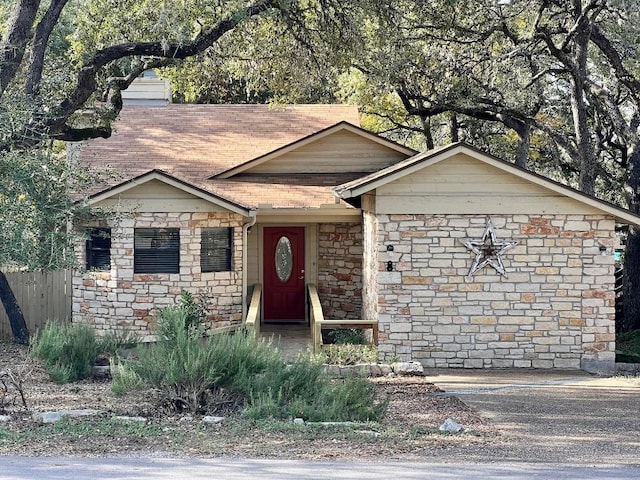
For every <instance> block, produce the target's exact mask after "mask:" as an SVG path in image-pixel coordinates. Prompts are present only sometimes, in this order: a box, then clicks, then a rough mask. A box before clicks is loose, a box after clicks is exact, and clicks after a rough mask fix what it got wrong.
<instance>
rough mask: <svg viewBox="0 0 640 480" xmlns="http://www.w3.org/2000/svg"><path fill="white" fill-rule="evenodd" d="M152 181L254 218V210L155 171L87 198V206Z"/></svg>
mask: <svg viewBox="0 0 640 480" xmlns="http://www.w3.org/2000/svg"><path fill="white" fill-rule="evenodd" d="M152 180H158V181H160V182H162V183H165V184H167V185H170V186H172V187H175V188H177V189H179V190H182V191H183V192H186V193H189V194H191V195H193V196H194V197H197V198H200V199H202V200H205V201H207V202H209V203H213V204H214V205H218V206H220V207H222V208H224V209H226V210H229V211H230V212H233V213H237V214H239V215H242V216H245V217H253V216H255V211H254V210H250V209H248V208H243V207H242V206H240V205H236V204H234V203H232V202H229V201H227V200H225V199H224V198H221V197H219V196H217V195H215V194H212V193H208V192H206V191H204V190H202V189H200V188H197V187H193V186H190V185H189V184H187V183H185V182H183V181H180V180H177V179H175V178H172V177H171V176H169V175H165V174H162V173H160V172H157V171H153V172H149V173H147V174H143V175H141V176H139V177H136V178H133V179H131V180H127V181H125V182H123V183H121V184H120V185H116V186H115V187H113V188H110V189H109V190H106V191H104V192H100V193H98V194H96V195H94V196H92V197H91V198H89V202H88V203H89V205H95V204H96V203H99V202H101V201H103V200H107V199H109V198H112V197H115V196H118V195H121V194H122V193H124V192H127V191H129V190H131V189H132V188H136V187H138V186H140V185H144V184H145V183H148V182H150V181H152Z"/></svg>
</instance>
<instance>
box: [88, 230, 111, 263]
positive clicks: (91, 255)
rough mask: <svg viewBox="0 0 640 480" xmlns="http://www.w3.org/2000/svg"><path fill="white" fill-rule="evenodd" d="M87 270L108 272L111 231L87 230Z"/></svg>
mask: <svg viewBox="0 0 640 480" xmlns="http://www.w3.org/2000/svg"><path fill="white" fill-rule="evenodd" d="M87 236H88V238H87V247H86V252H87V270H109V269H110V268H111V229H110V228H90V229H88V230H87Z"/></svg>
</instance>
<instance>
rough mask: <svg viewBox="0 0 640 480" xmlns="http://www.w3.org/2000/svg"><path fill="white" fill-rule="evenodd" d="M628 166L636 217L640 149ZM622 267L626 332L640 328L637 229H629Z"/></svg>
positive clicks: (639, 210) (639, 240)
mask: <svg viewBox="0 0 640 480" xmlns="http://www.w3.org/2000/svg"><path fill="white" fill-rule="evenodd" d="M629 166H630V169H629V176H628V178H627V187H628V188H629V190H630V191H631V195H630V197H629V199H628V203H629V210H631V211H632V212H633V213H635V214H636V215H637V214H638V213H640V192H639V189H640V148H637V149H633V150H631V151H630V154H629ZM623 267H624V270H623V277H622V281H623V290H622V291H623V295H624V297H623V316H624V318H623V320H622V331H623V332H628V331H630V330H636V329H639V328H640V229H639V228H637V227H630V228H629V235H628V237H627V245H626V247H625V252H624V265H623Z"/></svg>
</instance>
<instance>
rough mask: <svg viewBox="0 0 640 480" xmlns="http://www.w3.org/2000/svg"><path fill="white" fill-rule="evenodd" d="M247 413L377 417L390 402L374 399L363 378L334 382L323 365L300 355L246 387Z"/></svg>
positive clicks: (329, 418) (353, 418) (318, 418)
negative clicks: (325, 372)
mask: <svg viewBox="0 0 640 480" xmlns="http://www.w3.org/2000/svg"><path fill="white" fill-rule="evenodd" d="M247 392H248V399H247V402H246V408H245V410H244V414H245V415H246V416H248V417H250V418H253V419H260V418H267V417H274V418H296V417H298V418H302V419H304V420H307V421H314V422H322V421H334V422H339V421H375V420H379V419H380V418H382V417H383V416H384V413H385V411H386V407H387V402H386V401H384V402H376V401H375V387H374V385H373V384H372V383H371V382H369V381H368V380H366V379H363V378H355V377H354V378H347V379H345V380H343V381H337V382H333V381H332V380H331V379H329V378H328V377H327V376H326V375H325V374H324V369H323V367H322V365H320V364H319V363H317V362H314V361H313V360H311V359H308V358H304V357H300V358H298V359H297V360H296V362H294V363H293V364H292V365H288V366H284V368H280V369H279V370H277V371H269V372H265V374H264V375H261V376H259V377H258V378H256V379H255V381H254V382H252V383H251V385H249V386H248V388H247Z"/></svg>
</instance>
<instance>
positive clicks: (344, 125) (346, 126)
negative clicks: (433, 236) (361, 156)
mask: <svg viewBox="0 0 640 480" xmlns="http://www.w3.org/2000/svg"><path fill="white" fill-rule="evenodd" d="M343 130H347V131H349V132H351V133H354V134H356V135H358V136H360V137H362V138H366V139H367V140H371V141H373V142H375V143H378V144H380V145H382V146H384V147H387V148H390V149H392V150H395V151H397V152H400V153H403V154H405V155H408V156H413V155H415V154H416V151H415V150H413V149H412V148H409V147H405V146H402V145H400V144H399V143H395V142H392V141H390V140H387V139H386V138H383V137H381V136H379V135H376V134H374V133H370V132H367V131H366V130H363V129H362V128H360V127H357V126H355V125H352V124H351V123H349V122H340V123H338V124H336V125H333V126H331V127H328V128H326V129H324V130H321V131H319V132H317V133H313V134H311V135H309V136H307V137H304V138H302V139H300V140H296V141H294V142H292V143H290V144H288V145H285V146H283V147H280V148H277V149H276V150H274V151H272V152H269V153H266V154H264V155H262V156H260V157H257V158H254V159H252V160H249V161H248V162H245V163H243V164H241V165H238V166H236V167H233V168H230V169H229V170H226V171H224V172H222V173H218V174H216V175H213V176H212V177H210V178H221V179H225V178H231V177H233V176H234V175H237V174H239V173H242V172H246V171H247V170H250V169H252V168H253V167H257V166H258V165H262V164H263V163H265V162H268V161H269V160H273V159H275V158H278V157H281V156H283V155H285V154H287V153H289V152H292V151H294V150H297V149H298V148H301V147H304V146H305V145H309V144H311V143H314V142H317V141H318V140H321V139H322V138H326V137H328V136H330V135H333V134H334V133H337V132H340V131H343Z"/></svg>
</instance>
